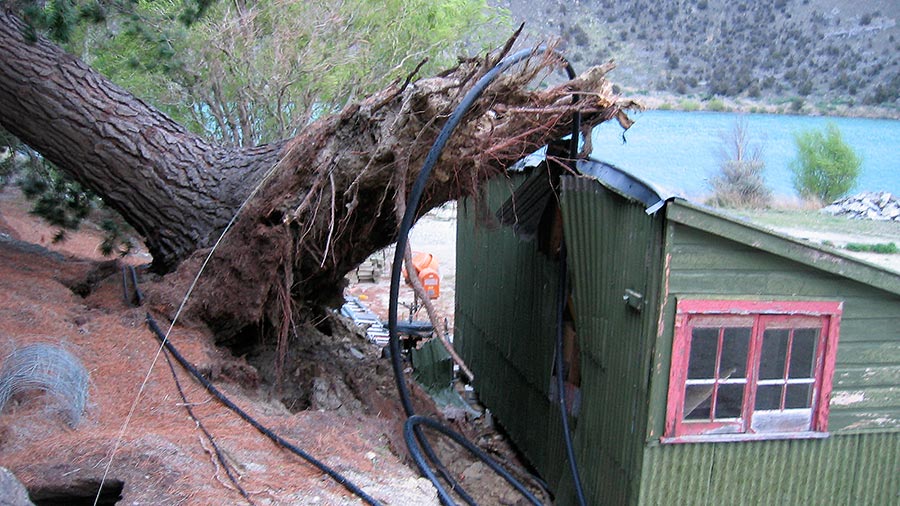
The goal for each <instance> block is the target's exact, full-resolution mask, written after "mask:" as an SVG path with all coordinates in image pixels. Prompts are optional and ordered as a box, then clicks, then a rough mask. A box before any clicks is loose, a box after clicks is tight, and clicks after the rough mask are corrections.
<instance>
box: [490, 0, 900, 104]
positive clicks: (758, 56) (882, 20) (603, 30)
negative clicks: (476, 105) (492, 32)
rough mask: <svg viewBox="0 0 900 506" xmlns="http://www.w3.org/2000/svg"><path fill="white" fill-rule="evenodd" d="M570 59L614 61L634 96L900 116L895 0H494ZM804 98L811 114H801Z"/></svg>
mask: <svg viewBox="0 0 900 506" xmlns="http://www.w3.org/2000/svg"><path fill="white" fill-rule="evenodd" d="M490 3H492V4H493V5H495V6H498V7H502V8H505V9H507V10H508V11H509V13H510V17H511V19H512V20H513V21H514V22H516V23H517V24H518V23H521V22H525V23H526V25H525V31H526V35H527V36H528V37H530V38H540V39H545V40H549V39H556V38H559V39H561V40H562V41H563V43H564V44H565V45H566V48H565V49H566V54H568V55H569V57H570V59H571V61H572V62H573V63H575V64H581V65H589V64H591V65H592V64H597V63H600V62H604V61H607V60H610V59H613V60H615V61H616V63H617V69H616V71H615V74H614V77H613V80H614V81H615V82H617V83H618V84H619V85H620V86H621V87H622V88H624V89H625V90H627V91H629V92H631V93H637V94H648V95H651V96H654V95H655V96H670V97H672V99H673V100H675V101H677V100H679V99H686V98H699V99H701V100H711V99H715V98H719V99H726V100H732V101H733V100H745V101H749V102H758V103H769V104H771V103H781V104H786V108H788V109H789V110H790V112H816V111H818V112H825V113H828V112H829V111H837V110H838V109H841V108H844V109H846V108H848V107H849V108H860V107H869V108H878V109H880V110H881V111H882V115H887V116H896V115H897V114H898V113H900V59H898V58H896V55H897V54H900V25H898V19H900V2H896V1H890V0H874V1H868V2H853V1H848V0H734V1H728V0H631V1H618V2H617V1H615V0H596V1H589V2H586V1H578V0H569V1H559V0H495V1H492V2H490ZM804 106H806V108H807V109H812V110H808V111H803V108H804Z"/></svg>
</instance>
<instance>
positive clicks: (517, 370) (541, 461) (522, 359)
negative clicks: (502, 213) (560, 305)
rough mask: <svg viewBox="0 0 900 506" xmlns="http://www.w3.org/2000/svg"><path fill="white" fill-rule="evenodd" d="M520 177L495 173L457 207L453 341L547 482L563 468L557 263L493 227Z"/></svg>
mask: <svg viewBox="0 0 900 506" xmlns="http://www.w3.org/2000/svg"><path fill="white" fill-rule="evenodd" d="M522 181H524V176H522V175H521V174H518V175H512V176H510V179H505V178H499V179H496V180H494V181H492V182H491V183H489V184H488V185H487V187H486V191H485V195H484V196H481V197H479V199H480V200H478V199H467V200H466V201H464V202H462V203H461V204H460V206H459V209H458V224H457V257H456V265H457V267H456V275H457V283H456V285H457V286H456V333H455V336H454V343H455V345H456V347H457V349H458V351H459V353H460V355H461V356H462V357H463V360H465V361H466V363H467V364H468V365H469V366H470V368H471V369H472V370H473V371H474V373H475V387H476V390H477V391H478V394H479V396H480V399H481V401H482V402H483V403H484V404H485V405H486V406H488V407H489V408H490V409H491V411H493V413H494V414H495V415H496V417H497V419H498V420H499V421H500V423H501V424H502V425H503V427H504V428H505V429H506V431H507V433H508V434H509V435H510V437H511V438H512V439H513V441H514V442H515V443H516V444H517V445H518V446H519V447H520V449H521V450H522V451H523V452H524V454H525V455H526V456H527V457H528V459H529V460H530V461H531V463H532V464H533V465H534V466H535V467H536V468H537V469H538V470H539V471H540V472H541V474H542V475H543V477H544V479H545V480H547V481H548V482H549V483H551V484H555V483H557V482H558V481H559V480H560V478H561V476H562V470H563V468H564V467H565V466H564V465H563V463H564V462H565V460H564V459H565V453H564V449H563V447H562V446H561V445H562V438H561V437H559V434H561V432H560V429H559V426H560V425H561V423H560V420H559V416H558V414H557V413H556V411H555V410H556V408H555V407H554V405H552V404H551V403H550V401H549V393H548V392H549V386H550V378H551V376H550V375H551V371H552V362H553V350H554V336H555V321H556V307H555V306H556V303H555V298H556V286H557V273H556V272H557V264H556V262H552V261H550V260H548V259H547V258H546V257H545V256H544V255H542V254H541V253H539V252H538V251H537V245H536V243H535V242H522V241H520V240H519V239H517V238H516V237H515V236H514V235H513V233H512V230H511V229H510V228H508V227H500V226H499V225H498V224H497V223H496V220H495V218H494V211H496V210H497V209H498V208H499V207H500V205H501V204H502V203H503V202H504V201H505V200H506V199H507V198H509V196H510V195H511V194H512V191H513V190H514V189H515V188H516V187H517V186H518V185H519V184H521V182H522Z"/></svg>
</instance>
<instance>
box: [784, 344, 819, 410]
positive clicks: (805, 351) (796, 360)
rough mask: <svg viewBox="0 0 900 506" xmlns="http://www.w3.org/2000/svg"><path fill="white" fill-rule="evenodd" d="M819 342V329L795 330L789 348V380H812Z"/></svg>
mask: <svg viewBox="0 0 900 506" xmlns="http://www.w3.org/2000/svg"><path fill="white" fill-rule="evenodd" d="M818 341H819V329H817V328H815V329H795V330H794V345H793V347H792V348H791V369H790V371H789V372H788V377H790V378H812V377H814V376H815V374H814V371H813V367H814V366H815V362H816V345H817V344H818ZM789 394H790V393H789Z"/></svg>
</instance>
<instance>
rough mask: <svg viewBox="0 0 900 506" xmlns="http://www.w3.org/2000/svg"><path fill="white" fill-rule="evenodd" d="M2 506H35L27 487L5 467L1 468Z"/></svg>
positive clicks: (0, 496) (0, 494)
mask: <svg viewBox="0 0 900 506" xmlns="http://www.w3.org/2000/svg"><path fill="white" fill-rule="evenodd" d="M0 506H34V503H33V502H31V499H30V498H29V497H28V490H27V489H25V485H22V482H21V481H19V480H18V478H16V475H14V474H13V473H12V472H10V471H9V469H7V468H5V467H0Z"/></svg>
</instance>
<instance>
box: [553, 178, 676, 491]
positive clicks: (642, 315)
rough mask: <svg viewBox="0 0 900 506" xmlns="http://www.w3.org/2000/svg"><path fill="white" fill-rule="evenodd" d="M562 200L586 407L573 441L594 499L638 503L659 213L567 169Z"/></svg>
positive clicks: (653, 333) (653, 331)
mask: <svg viewBox="0 0 900 506" xmlns="http://www.w3.org/2000/svg"><path fill="white" fill-rule="evenodd" d="M562 188H563V192H562V209H563V221H564V224H565V236H566V244H567V246H568V248H569V272H570V277H571V279H572V298H573V302H574V310H575V324H576V325H575V326H576V330H577V333H578V339H579V343H580V345H581V366H582V369H581V377H582V380H581V381H582V384H581V387H582V410H581V414H580V416H579V419H578V427H577V431H576V442H577V445H578V456H579V460H580V462H581V464H582V473H583V478H584V480H583V481H584V485H585V487H586V489H587V490H586V492H587V493H588V494H589V496H590V498H591V504H634V503H635V501H636V500H637V491H638V490H639V486H640V472H641V459H642V455H643V450H644V442H645V440H644V437H645V433H646V420H647V401H646V399H647V390H648V377H649V368H650V356H651V354H650V345H651V344H652V343H653V341H654V339H655V337H656V329H655V322H656V307H657V305H656V303H655V302H654V301H655V300H656V298H657V287H658V286H659V284H660V283H659V273H660V271H661V258H662V256H661V251H662V238H661V233H662V222H661V220H660V219H659V218H658V217H656V216H648V215H647V213H646V212H645V208H644V206H643V205H641V204H640V203H636V202H633V201H630V200H628V199H625V198H623V197H621V196H619V195H617V194H616V193H614V192H612V191H610V190H607V189H606V188H604V187H603V186H601V185H600V184H599V183H598V182H597V181H595V180H592V179H587V178H575V177H566V178H564V179H563V184H562Z"/></svg>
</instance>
